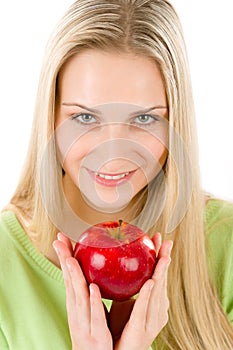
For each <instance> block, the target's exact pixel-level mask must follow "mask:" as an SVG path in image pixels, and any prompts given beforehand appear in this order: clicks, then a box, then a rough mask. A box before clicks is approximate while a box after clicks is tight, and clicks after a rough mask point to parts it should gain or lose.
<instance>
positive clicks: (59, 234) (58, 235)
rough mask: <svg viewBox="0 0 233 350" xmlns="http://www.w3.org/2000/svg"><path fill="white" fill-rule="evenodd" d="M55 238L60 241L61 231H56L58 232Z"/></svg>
mask: <svg viewBox="0 0 233 350" xmlns="http://www.w3.org/2000/svg"><path fill="white" fill-rule="evenodd" d="M57 239H58V240H59V241H62V235H61V232H58V234H57Z"/></svg>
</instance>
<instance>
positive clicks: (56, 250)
mask: <svg viewBox="0 0 233 350" xmlns="http://www.w3.org/2000/svg"><path fill="white" fill-rule="evenodd" d="M53 249H54V250H55V252H56V253H57V255H59V253H60V251H59V249H58V248H57V247H56V246H55V244H54V243H53Z"/></svg>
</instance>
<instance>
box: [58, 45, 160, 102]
mask: <svg viewBox="0 0 233 350" xmlns="http://www.w3.org/2000/svg"><path fill="white" fill-rule="evenodd" d="M58 88H59V89H58V90H59V95H60V99H61V100H63V101H65V100H69V101H71V100H73V101H76V100H78V101H81V102H83V104H86V105H89V106H94V105H100V104H104V103H115V102H124V103H132V104H135V105H145V104H146V105H151V103H152V104H153V103H158V104H165V103H166V94H165V87H164V83H163V79H162V75H161V73H160V70H159V68H158V65H157V64H156V62H155V61H154V60H152V59H151V58H148V57H145V56H141V55H140V56H138V55H133V54H126V53H122V54H119V53H116V52H103V51H99V50H86V51H83V52H81V53H78V54H76V55H74V56H72V57H71V58H70V59H69V60H68V61H67V62H66V63H65V64H64V65H63V67H62V68H61V70H60V73H59V78H58Z"/></svg>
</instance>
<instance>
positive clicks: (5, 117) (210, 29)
mask: <svg viewBox="0 0 233 350" xmlns="http://www.w3.org/2000/svg"><path fill="white" fill-rule="evenodd" d="M72 2H73V1H72V0H70V1H69V0H59V1H57V0H49V1H48V0H46V1H45V0H40V1H32V0H21V1H17V0H12V1H1V3H0V45H1V46H0V161H1V163H0V164H1V165H0V208H2V207H3V206H4V205H5V204H6V203H7V201H8V200H9V198H10V195H11V194H12V192H13V190H14V188H15V186H16V183H17V180H18V176H19V173H20V170H21V167H22V164H23V161H24V157H25V153H26V150H27V145H28V140H29V134H30V129H31V122H32V115H33V109H34V101H35V95H36V90H37V83H38V76H39V71H40V66H41V61H42V56H43V52H44V46H45V44H46V41H47V38H48V36H49V34H50V32H51V31H52V29H53V27H54V25H55V23H56V22H57V21H58V19H59V18H60V16H61V15H62V14H63V12H64V11H65V10H66V8H67V7H68V6H69V5H70V4H71V3H72ZM172 3H173V4H174V6H175V8H176V9H177V12H178V14H179V15H180V18H181V21H182V24H183V29H184V33H185V38H186V43H187V48H188V53H189V60H190V67H191V75H192V80H193V89H194V98H195V104H196V113H197V123H198V134H199V150H200V166H201V174H202V183H203V188H204V189H205V190H207V191H209V192H211V193H213V194H214V195H216V196H219V197H221V198H225V199H230V200H232V199H233V156H232V153H233V135H232V134H233V111H232V101H233V89H232V82H233V49H232V48H233V39H232V34H233V20H232V18H233V8H232V0H222V1H221V3H220V2H219V1H215V0H204V1H203V0H195V1H187V0H172Z"/></svg>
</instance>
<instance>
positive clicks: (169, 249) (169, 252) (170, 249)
mask: <svg viewBox="0 0 233 350" xmlns="http://www.w3.org/2000/svg"><path fill="white" fill-rule="evenodd" d="M172 248H173V242H171V244H170V245H169V247H168V248H167V252H168V254H169V255H170V254H171V251H172Z"/></svg>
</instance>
